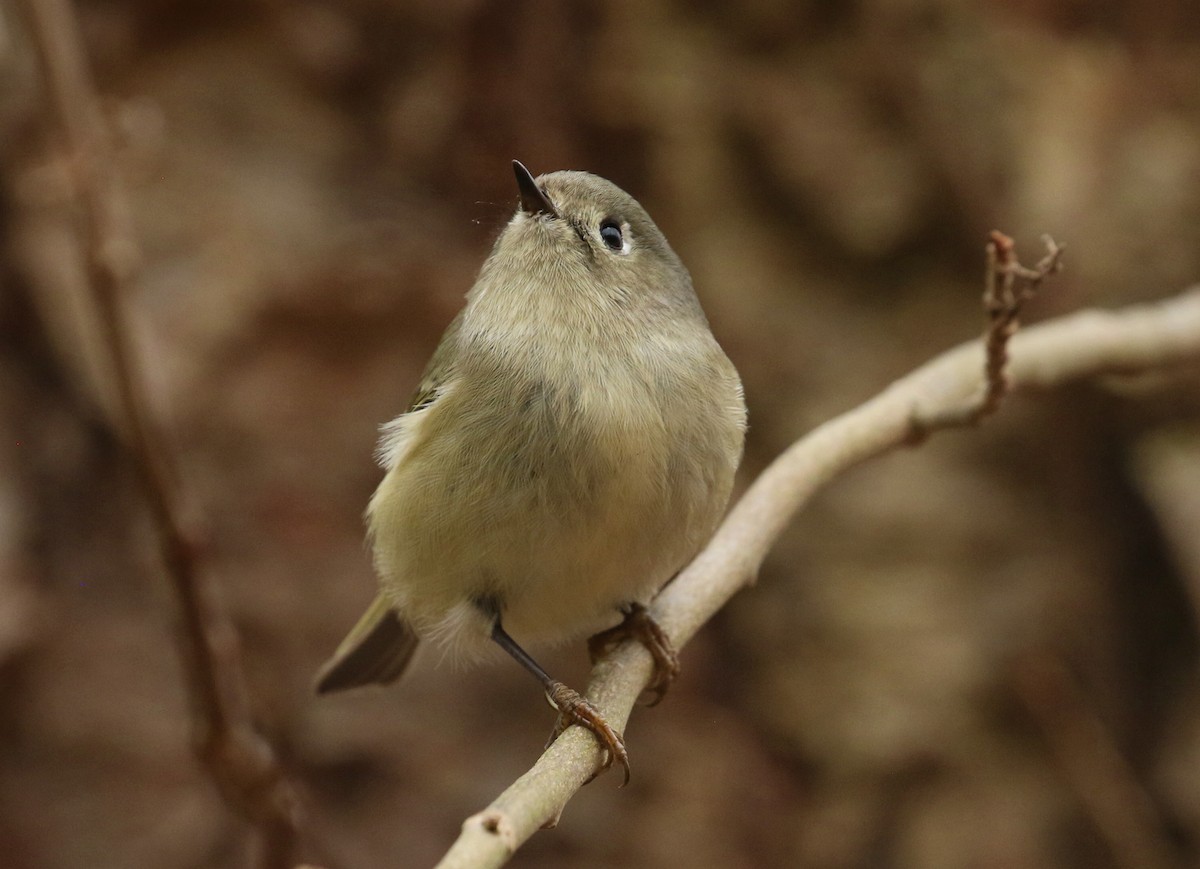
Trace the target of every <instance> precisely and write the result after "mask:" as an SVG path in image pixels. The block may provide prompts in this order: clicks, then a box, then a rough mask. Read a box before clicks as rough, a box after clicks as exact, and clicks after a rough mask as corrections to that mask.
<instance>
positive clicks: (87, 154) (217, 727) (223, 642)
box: [25, 0, 297, 869]
mask: <svg viewBox="0 0 1200 869" xmlns="http://www.w3.org/2000/svg"><path fill="white" fill-rule="evenodd" d="M25 9H26V12H27V16H28V20H29V24H30V28H31V32H32V35H33V41H34V44H35V46H36V48H37V53H38V58H39V61H40V64H41V69H42V72H43V76H44V80H45V83H46V90H47V97H48V99H49V101H50V102H51V103H52V104H53V107H54V110H55V113H56V115H57V120H58V123H59V126H60V127H61V131H62V134H63V137H64V140H65V143H66V146H67V148H68V150H69V155H70V161H69V165H70V169H71V171H72V174H73V180H74V183H75V194H76V196H77V197H78V199H79V205H80V208H79V221H80V232H81V235H82V236H83V246H84V249H85V252H86V256H87V273H88V278H89V281H90V286H91V292H92V295H93V297H94V301H95V309H96V310H95V313H96V322H97V324H98V328H99V329H100V331H101V333H102V334H101V337H102V339H103V346H104V347H105V348H106V349H107V351H108V354H109V362H110V366H111V367H110V372H111V377H112V381H113V382H112V384H111V386H112V389H113V394H114V396H115V405H114V408H113V415H114V420H113V424H114V426H115V427H116V428H117V429H118V431H119V432H120V434H121V436H122V437H123V438H124V440H125V443H126V445H127V447H128V449H129V453H130V455H131V457H132V459H133V465H134V468H135V469H136V473H137V475H138V478H139V483H140V485H141V488H142V491H143V494H144V495H145V497H146V500H147V503H148V506H149V508H150V513H151V516H152V519H153V523H154V530H155V534H156V538H157V544H158V548H159V552H160V555H161V557H162V561H163V567H164V569H165V571H166V574H167V576H168V577H169V579H170V582H171V583H172V585H173V587H174V591H175V597H176V599H177V600H178V602H179V607H180V614H181V617H182V626H181V630H180V641H181V643H180V645H181V652H182V656H183V661H184V669H185V672H186V674H187V678H188V682H189V689H190V696H191V697H192V700H193V703H194V706H195V712H194V715H195V719H194V727H195V733H194V738H195V748H196V752H197V755H198V757H199V759H200V761H201V763H202V764H203V765H204V767H205V768H206V769H207V770H208V772H209V773H210V775H211V776H212V778H213V780H214V781H215V782H216V784H217V786H218V788H219V790H220V792H221V794H222V796H223V797H224V799H225V801H226V803H227V804H229V806H230V807H231V808H232V809H233V810H234V811H235V812H236V813H237V814H239V815H240V816H242V817H243V818H245V819H247V820H248V821H250V822H251V823H252V824H254V825H255V826H256V827H257V828H258V829H259V831H260V833H261V835H262V839H263V849H262V854H263V859H262V865H263V866H264V867H270V869H275V867H286V866H288V865H290V863H291V859H292V853H293V851H294V850H295V843H296V838H297V827H296V811H297V801H296V798H295V795H294V793H293V792H292V789H291V787H290V786H289V784H288V782H287V781H286V780H285V779H284V777H283V774H282V771H281V769H280V766H279V763H278V761H277V759H276V757H275V753H274V751H273V749H272V748H271V746H270V745H269V744H268V743H267V741H266V740H265V739H264V738H263V737H262V736H261V735H260V734H259V733H258V732H257V731H256V730H255V728H254V725H253V723H252V719H251V715H250V709H249V703H248V700H247V695H246V689H245V680H244V678H243V674H242V671H241V665H240V662H239V660H238V657H237V648H236V647H237V640H236V633H235V631H234V628H233V626H232V624H231V623H230V621H229V618H228V616H227V615H226V613H225V612H224V611H223V609H222V608H221V607H220V606H218V605H217V602H216V601H215V600H214V589H213V588H211V587H210V585H209V583H208V578H207V577H206V576H205V574H204V571H203V570H202V568H201V565H200V561H199V559H198V557H197V554H196V546H195V545H194V535H192V534H190V533H189V530H188V527H187V523H186V522H185V521H184V519H183V510H182V508H181V504H182V502H183V498H182V497H181V491H180V487H179V485H178V483H177V481H176V479H175V477H174V475H173V474H172V473H171V469H170V466H169V463H168V460H167V451H166V450H165V449H164V447H163V444H162V442H161V440H160V439H159V437H158V435H157V433H156V430H155V427H154V426H153V424H152V423H151V420H150V417H149V414H148V412H147V402H146V400H145V395H144V391H143V386H142V384H141V382H140V380H139V378H138V376H137V372H136V364H135V361H134V351H133V347H132V346H131V344H132V342H131V340H130V331H129V328H128V324H127V321H126V312H125V309H124V298H123V297H124V295H125V292H126V290H127V288H128V287H129V285H130V283H131V282H132V280H133V277H134V275H135V273H136V270H137V263H138V259H139V254H138V248H137V243H136V240H135V238H134V235H133V232H132V230H131V228H130V226H129V221H128V219H127V216H126V212H125V209H124V208H123V204H124V199H123V197H122V194H121V190H120V187H119V185H118V182H117V178H116V176H115V173H114V171H113V164H112V159H111V154H110V149H109V144H108V139H107V130H106V128H105V125H104V121H103V118H102V116H101V113H100V108H99V103H98V100H97V97H96V93H95V89H94V86H93V84H92V81H91V76H90V74H89V71H88V68H87V62H86V59H85V54H84V49H83V42H82V38H81V36H80V32H79V25H78V22H77V20H76V18H75V15H74V13H73V10H72V9H71V7H70V5H69V3H68V0H25Z"/></svg>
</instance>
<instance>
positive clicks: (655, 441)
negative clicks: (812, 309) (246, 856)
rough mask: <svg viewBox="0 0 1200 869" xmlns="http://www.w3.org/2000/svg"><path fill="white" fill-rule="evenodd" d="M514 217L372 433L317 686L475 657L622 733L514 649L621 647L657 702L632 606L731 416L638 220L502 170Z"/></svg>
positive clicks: (653, 581) (703, 532)
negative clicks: (425, 652)
mask: <svg viewBox="0 0 1200 869" xmlns="http://www.w3.org/2000/svg"><path fill="white" fill-rule="evenodd" d="M513 169H514V171H515V172H516V176H517V187H518V191H519V194H520V199H519V205H518V208H517V210H516V213H515V214H514V215H513V217H512V219H511V220H510V221H509V222H508V224H507V226H506V227H505V228H504V229H503V231H502V232H501V233H500V236H499V238H498V239H497V240H496V243H495V246H494V247H493V249H492V252H491V254H490V255H489V256H488V258H487V260H486V261H485V262H484V264H483V267H482V269H481V270H480V273H479V277H478V279H477V280H476V282H475V285H474V287H473V288H472V289H471V291H470V292H469V293H468V294H467V297H466V305H465V307H464V308H463V309H462V311H460V312H459V314H458V316H457V317H456V318H455V319H454V320H453V322H451V324H450V326H449V327H448V328H447V329H446V333H445V335H443V337H442V340H441V343H440V344H439V345H438V347H437V349H436V350H435V351H434V354H433V357H432V358H431V359H430V361H429V365H428V367H427V369H426V371H425V374H424V376H423V378H422V380H421V383H420V385H419V387H418V388H417V392H416V395H415V397H414V398H413V400H412V403H411V405H410V407H409V409H408V410H407V411H406V412H405V413H403V414H402V415H400V416H399V417H397V418H396V419H394V420H392V421H391V422H389V423H387V424H386V425H384V426H383V427H382V429H381V433H382V434H381V438H380V442H379V448H378V451H377V457H378V460H379V462H380V464H381V465H382V467H383V468H384V470H385V471H386V474H385V476H384V478H383V481H382V482H381V483H380V485H379V488H378V489H377V490H376V492H375V494H374V496H373V497H372V498H371V501H370V504H369V506H368V507H367V511H366V521H367V526H368V536H369V539H370V541H371V545H372V548H373V553H374V561H375V568H376V572H377V574H378V578H379V594H378V596H377V597H376V598H375V601H374V602H373V603H372V604H371V606H370V607H369V608H368V610H367V612H366V614H365V615H364V616H363V617H362V619H361V620H360V621H359V623H358V624H357V625H356V626H355V627H354V629H353V630H352V631H351V632H350V634H349V635H348V636H347V637H346V639H345V640H344V641H343V642H342V644H341V645H340V646H339V647H338V649H337V651H336V652H335V653H334V655H333V657H332V658H331V659H330V661H329V662H328V663H327V664H325V666H324V667H323V668H322V670H321V672H320V673H319V674H318V678H317V690H318V692H320V693H325V692H330V691H338V690H341V689H345V688H351V687H354V686H358V685H365V684H369V683H382V684H386V683H390V682H392V681H394V680H395V679H397V678H398V677H399V676H400V675H401V674H402V673H403V672H404V670H405V668H406V667H407V665H408V663H409V661H410V659H411V658H412V655H413V651H414V649H415V648H416V646H417V641H418V638H428V639H431V640H433V641H434V642H436V643H439V644H442V645H443V646H445V647H448V648H449V649H451V650H453V651H454V652H456V653H461V654H462V655H463V656H465V657H468V658H473V657H476V656H477V655H478V654H479V653H480V652H482V650H483V649H485V648H486V647H487V645H488V644H489V643H494V644H496V645H498V646H499V647H500V648H502V649H503V650H504V651H505V652H507V653H508V654H509V655H511V656H512V657H513V658H514V659H515V660H516V661H517V662H518V663H519V664H520V665H521V666H522V667H524V668H525V669H526V670H528V671H529V672H530V673H532V674H533V675H534V676H535V677H536V678H537V679H538V680H539V682H540V683H541V685H542V687H543V689H544V690H545V691H546V694H547V696H548V698H549V699H550V700H551V702H552V703H553V704H554V705H555V706H556V707H557V708H558V710H559V712H560V718H559V725H558V728H557V729H556V731H555V735H557V734H558V733H559V732H561V731H562V729H564V728H565V727H566V726H568V725H570V724H581V725H582V726H584V727H586V728H588V729H589V730H591V731H592V732H593V733H594V734H595V735H596V737H597V739H598V741H599V742H600V744H601V747H602V748H604V749H605V750H606V759H605V761H604V763H603V766H602V769H604V768H608V767H609V766H611V765H612V763H613V761H614V759H615V760H616V761H618V762H619V763H620V764H621V765H622V766H623V767H624V771H625V779H626V781H628V778H629V760H628V755H627V752H626V750H625V744H624V740H623V738H622V736H621V734H619V733H617V732H616V730H615V729H614V728H612V727H610V726H609V724H608V722H607V721H605V720H604V717H603V716H602V715H601V714H600V712H599V711H598V710H597V709H596V708H595V707H593V706H592V704H591V703H589V702H588V701H587V700H586V699H585V698H584V697H582V696H581V695H580V694H578V693H577V692H575V691H573V690H572V689H570V688H568V687H567V686H565V685H563V684H562V683H561V682H558V681H557V680H555V679H553V678H551V677H550V676H549V675H548V674H547V673H546V671H545V670H543V669H542V667H541V666H540V665H539V664H538V663H537V662H536V661H535V660H534V659H533V658H532V657H531V656H530V655H529V654H528V653H527V652H526V651H525V648H524V646H523V645H519V644H518V640H519V642H520V643H522V644H531V645H532V644H535V643H541V644H547V643H556V642H563V641H566V640H569V639H571V638H574V637H579V636H582V635H584V634H586V633H589V632H591V631H595V630H597V629H598V628H603V627H604V626H605V625H612V624H614V622H616V621H617V617H618V616H619V615H620V614H621V613H624V614H625V620H624V621H622V622H621V623H620V624H619V625H617V626H616V627H615V628H610V629H609V630H608V631H605V632H604V633H602V634H599V635H597V636H596V637H593V641H592V644H591V649H592V652H593V657H594V656H595V655H596V654H598V653H599V652H600V651H601V650H602V649H603V648H604V647H606V646H608V645H610V644H611V643H613V642H615V641H617V640H620V639H624V638H625V637H627V636H631V635H632V636H636V637H637V638H639V639H641V640H642V641H643V642H645V643H646V644H647V646H648V648H650V650H651V652H652V654H653V655H654V657H655V661H656V664H657V668H656V669H657V677H656V681H655V683H654V684H653V685H652V690H654V691H656V692H657V694H658V695H659V697H661V695H662V692H663V691H664V690H665V686H666V684H667V683H668V682H669V680H670V678H672V677H673V675H674V673H675V672H676V671H677V664H676V663H675V658H674V652H673V651H672V649H671V646H670V641H669V638H668V637H666V635H665V633H664V632H663V631H662V630H661V629H660V628H659V627H658V626H657V625H656V624H655V623H654V622H653V621H652V620H651V619H650V618H649V615H648V613H647V611H646V609H645V606H644V605H645V603H646V602H647V601H648V600H649V599H650V597H651V596H653V595H654V593H655V592H656V591H658V590H659V589H660V588H661V587H662V586H663V585H664V584H665V583H666V582H668V581H669V580H670V579H671V578H672V577H673V576H674V575H675V573H676V572H678V571H679V570H680V568H682V567H683V566H684V565H685V564H686V563H687V562H688V561H689V560H690V559H691V558H692V557H693V556H694V555H695V554H696V553H697V551H698V550H699V549H700V547H701V546H702V545H703V544H704V543H705V542H706V541H707V539H708V538H709V536H711V534H712V532H713V530H714V529H715V528H716V525H717V522H718V521H719V519H720V518H721V515H722V513H723V512H724V509H725V506H726V503H727V501H728V499H729V494H730V490H731V488H732V485H733V477H734V472H735V471H736V470H737V466H738V463H739V462H740V461H741V456H742V444H743V440H744V435H745V428H746V406H745V401H744V399H743V396H742V385H741V381H740V379H739V378H738V374H737V371H736V369H735V368H734V367H733V364H732V363H731V362H730V361H729V359H728V358H727V357H726V355H725V353H724V352H723V351H722V350H721V348H720V346H719V345H718V344H717V341H716V339H715V338H714V337H713V335H712V333H711V332H710V331H709V326H708V322H707V320H706V319H705V317H704V312H703V311H702V310H701V308H700V303H699V301H698V300H697V298H696V294H695V292H694V291H693V289H692V282H691V278H690V276H689V275H688V272H687V270H686V269H685V268H684V266H683V264H682V263H681V262H680V261H679V258H678V257H677V256H676V255H675V252H674V251H673V250H672V249H671V247H670V245H668V244H667V240H666V239H665V238H664V237H663V235H662V233H661V232H659V230H658V227H657V226H655V225H654V222H653V221H652V220H651V219H650V217H649V215H647V214H646V212H645V210H644V209H643V208H642V206H641V205H639V204H638V203H637V201H636V200H634V199H633V198H632V197H631V196H629V195H628V194H627V193H625V192H624V191H622V190H620V189H619V188H618V187H616V186H615V185H614V184H612V183H610V182H609V181H606V180H604V179H603V178H599V177H597V176H595V175H591V174H588V173H586V172H553V173H550V174H546V175H542V176H540V177H539V178H537V179H535V178H534V177H533V176H532V175H531V174H530V173H529V171H528V170H527V169H526V168H525V167H524V166H523V165H522V164H521V163H520V162H518V161H513Z"/></svg>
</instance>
